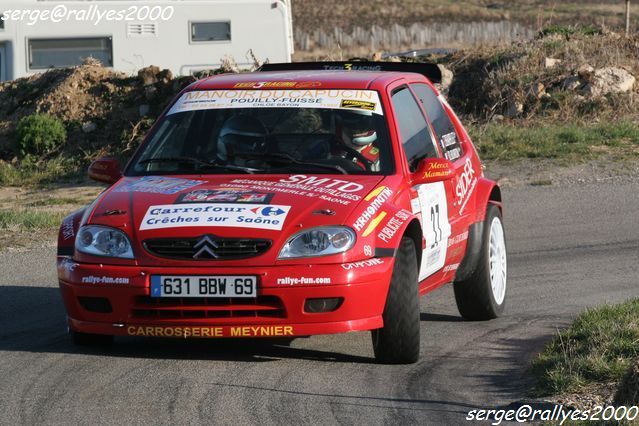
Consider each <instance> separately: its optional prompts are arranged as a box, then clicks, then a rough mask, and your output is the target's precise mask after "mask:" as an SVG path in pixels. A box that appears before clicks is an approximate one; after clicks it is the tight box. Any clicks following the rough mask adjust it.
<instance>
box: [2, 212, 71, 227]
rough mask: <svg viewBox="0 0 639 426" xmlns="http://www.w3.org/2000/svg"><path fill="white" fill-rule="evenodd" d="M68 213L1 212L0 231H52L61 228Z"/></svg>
mask: <svg viewBox="0 0 639 426" xmlns="http://www.w3.org/2000/svg"><path fill="white" fill-rule="evenodd" d="M66 215H67V213H66V212H55V211H53V212H52V211H33V210H27V209H20V210H0V230H7V231H14V232H16V231H50V230H51V229H55V228H57V227H58V226H60V223H61V222H62V219H64V217H65V216H66Z"/></svg>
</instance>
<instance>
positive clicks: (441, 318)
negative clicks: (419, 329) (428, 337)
mask: <svg viewBox="0 0 639 426" xmlns="http://www.w3.org/2000/svg"><path fill="white" fill-rule="evenodd" d="M419 319H420V320H421V321H427V322H462V321H465V320H464V319H463V318H462V317H460V316H455V315H445V314H431V313H426V312H422V313H421V314H419Z"/></svg>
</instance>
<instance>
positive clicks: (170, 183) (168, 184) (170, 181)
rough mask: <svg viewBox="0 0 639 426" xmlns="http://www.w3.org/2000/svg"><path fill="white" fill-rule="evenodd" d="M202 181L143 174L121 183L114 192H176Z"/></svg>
mask: <svg viewBox="0 0 639 426" xmlns="http://www.w3.org/2000/svg"><path fill="white" fill-rule="evenodd" d="M202 183H204V181H203V180H190V179H178V178H171V177H164V176H144V177H142V178H140V179H137V180H134V181H128V182H125V183H123V184H122V185H120V186H118V187H117V188H116V189H114V192H148V193H152V194H176V193H178V192H180V191H185V190H187V189H190V188H193V187H194V186H197V185H200V184H202Z"/></svg>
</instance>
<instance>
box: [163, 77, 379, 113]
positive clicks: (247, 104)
mask: <svg viewBox="0 0 639 426" xmlns="http://www.w3.org/2000/svg"><path fill="white" fill-rule="evenodd" d="M256 83H257V84H260V82H256ZM288 83H289V82H263V84H288ZM238 84H244V83H238ZM344 102H345V104H344V105H345V106H342V104H343V103H344ZM356 104H357V105H360V106H359V107H358V108H364V107H366V108H364V109H369V110H370V111H372V112H373V113H375V114H379V115H383V112H382V108H381V106H380V102H379V95H378V94H377V92H376V91H374V90H356V89H326V90H323V89H313V88H299V89H292V90H290V89H282V88H279V87H278V88H272V89H266V90H265V89H264V86H260V90H195V91H191V92H187V93H184V94H183V95H182V96H181V97H180V99H179V100H178V101H177V102H176V103H175V104H174V105H173V107H172V108H171V110H170V111H169V112H168V114H167V115H172V114H177V113H180V112H185V111H200V110H208V109H226V108H329V109H350V108H354V106H353V105H356ZM371 106H372V109H370V108H371Z"/></svg>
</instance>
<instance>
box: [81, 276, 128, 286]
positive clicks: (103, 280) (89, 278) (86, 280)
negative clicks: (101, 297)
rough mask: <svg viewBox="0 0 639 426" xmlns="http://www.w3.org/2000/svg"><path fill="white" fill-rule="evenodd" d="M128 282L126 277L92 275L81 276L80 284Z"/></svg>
mask: <svg viewBox="0 0 639 426" xmlns="http://www.w3.org/2000/svg"><path fill="white" fill-rule="evenodd" d="M128 283H129V279H128V278H116V277H107V276H101V277H96V276H93V275H89V276H86V277H82V284H128Z"/></svg>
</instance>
